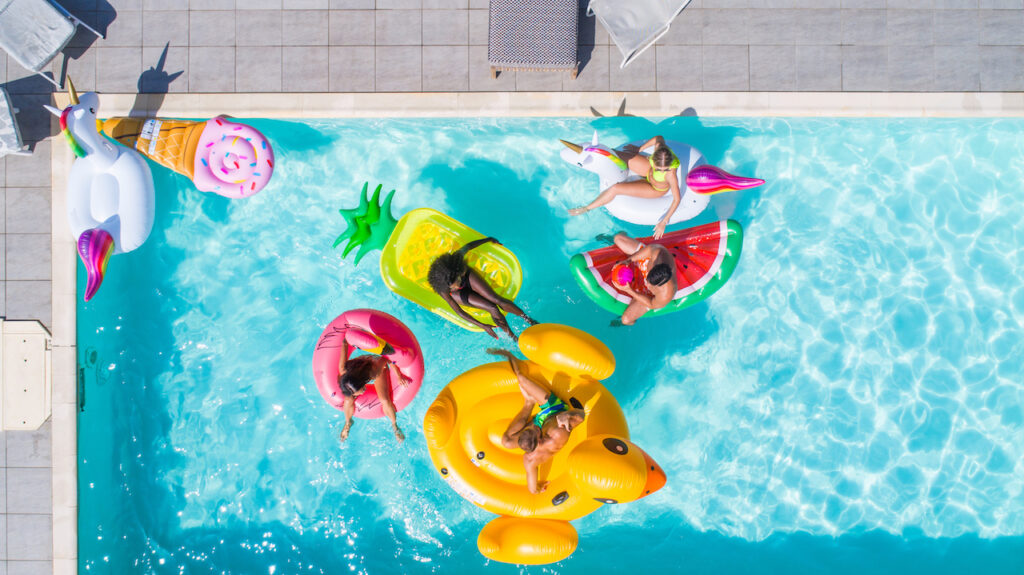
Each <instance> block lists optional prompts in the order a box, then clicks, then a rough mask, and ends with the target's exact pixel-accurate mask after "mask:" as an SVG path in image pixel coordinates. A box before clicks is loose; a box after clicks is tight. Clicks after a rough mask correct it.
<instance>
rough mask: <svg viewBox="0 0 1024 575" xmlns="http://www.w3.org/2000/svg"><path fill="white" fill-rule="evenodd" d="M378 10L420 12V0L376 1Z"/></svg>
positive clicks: (421, 4)
mask: <svg viewBox="0 0 1024 575" xmlns="http://www.w3.org/2000/svg"><path fill="white" fill-rule="evenodd" d="M377 9H378V10H421V9H423V2H422V0H377Z"/></svg>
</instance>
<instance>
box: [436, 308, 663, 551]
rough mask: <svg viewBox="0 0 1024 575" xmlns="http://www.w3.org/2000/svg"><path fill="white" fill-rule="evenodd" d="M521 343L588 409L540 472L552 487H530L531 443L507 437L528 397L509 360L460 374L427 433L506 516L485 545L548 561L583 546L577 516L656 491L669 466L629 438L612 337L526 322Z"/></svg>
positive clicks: (453, 483) (528, 364) (532, 362)
mask: <svg viewBox="0 0 1024 575" xmlns="http://www.w3.org/2000/svg"><path fill="white" fill-rule="evenodd" d="M519 348H520V350H521V351H522V352H523V354H524V355H526V357H527V358H529V361H521V362H520V363H519V366H520V367H519V368H520V370H522V371H524V372H525V373H526V374H527V375H528V376H529V377H531V378H533V379H535V380H538V381H540V382H543V383H544V384H545V386H546V387H547V388H548V389H550V390H551V392H553V393H554V394H555V395H557V396H558V397H559V398H561V399H562V400H563V401H565V402H566V403H567V404H571V406H572V407H574V408H577V409H579V408H582V409H583V410H584V411H585V413H586V418H585V420H584V422H583V423H582V424H581V425H579V426H577V427H576V428H575V429H573V430H572V433H571V434H570V436H569V441H568V443H566V445H565V446H564V447H563V448H562V449H561V450H560V451H559V452H558V453H556V454H555V456H554V457H553V458H552V459H551V461H549V462H548V463H546V464H545V465H543V466H541V468H540V478H541V479H544V480H547V481H548V482H549V483H548V487H547V489H546V490H545V491H544V492H542V493H537V494H533V493H530V491H529V490H528V489H527V478H526V472H525V469H524V467H523V452H522V451H521V450H518V449H506V448H504V447H503V446H502V441H501V437H502V434H503V433H504V431H505V429H506V428H507V426H508V424H509V421H510V420H511V418H512V417H513V415H514V414H515V413H516V411H517V410H518V409H520V408H521V407H522V405H523V396H522V393H521V392H520V390H519V384H518V380H517V378H516V376H515V374H514V373H513V372H512V370H511V368H510V367H509V364H508V363H506V362H503V361H502V362H494V363H487V364H484V365H481V366H478V367H475V368H473V369H471V370H469V371H467V372H466V373H463V374H462V375H460V376H458V377H456V378H455V379H454V380H452V381H451V383H449V384H448V385H447V386H446V387H445V388H444V389H442V390H441V393H440V394H438V396H437V399H435V400H434V402H433V403H432V404H431V406H430V408H429V409H428V410H427V414H426V417H425V418H424V422H423V433H424V435H425V436H426V440H427V448H428V449H429V451H430V457H431V459H432V461H433V463H434V467H435V469H436V470H437V472H438V473H439V474H440V475H441V478H442V479H443V480H444V482H445V483H447V484H448V486H449V487H451V488H452V489H454V490H455V491H456V492H457V493H458V494H459V495H461V496H462V497H464V498H465V499H468V500H469V501H471V502H473V503H474V504H476V505H477V506H479V507H482V508H484V509H486V510H488V511H490V512H491V513H495V514H497V515H499V516H500V517H498V518H496V519H494V520H493V521H491V522H490V523H488V524H487V525H486V526H485V527H484V528H483V530H482V531H481V532H480V536H479V537H478V538H477V546H478V547H479V549H480V553H482V554H483V555H484V556H485V557H487V558H489V559H493V560H495V561H501V562H505V563H519V564H533V565H536V564H546V563H553V562H555V561H560V560H562V559H565V558H566V557H568V556H569V555H571V554H572V553H573V551H575V549H576V545H577V543H578V536H577V533H576V530H575V529H574V528H573V526H572V525H571V524H569V521H570V520H573V519H578V518H580V517H583V516H584V515H588V514H590V513H592V512H593V511H596V510H597V509H598V508H600V507H601V506H603V505H605V504H611V503H626V502H629V501H635V500H637V499H640V498H641V497H644V496H646V495H649V494H651V493H653V492H655V491H657V490H658V489H660V488H661V487H662V486H663V485H664V484H665V473H664V471H662V469H661V467H660V466H658V464H657V463H655V461H654V460H653V459H652V458H651V457H650V456H648V455H647V454H646V453H644V451H643V450H642V449H640V448H639V447H637V446H636V445H634V444H633V443H631V442H630V441H629V429H628V427H627V425H626V418H625V416H624V415H623V413H622V408H621V407H619V403H618V401H616V400H615V397H613V396H612V394H611V393H610V392H609V391H608V390H607V389H606V388H605V387H604V386H603V385H602V384H601V383H600V380H602V379H606V378H608V377H609V376H611V375H612V372H614V371H615V357H614V356H613V355H612V352H611V350H609V349H608V347H607V346H605V345H604V344H603V343H601V342H600V341H599V340H598V339H597V338H595V337H594V336H592V335H590V334H588V333H586V332H583V331H581V330H578V329H576V328H573V327H569V326H565V325H559V324H538V325H535V326H532V327H529V328H527V329H526V330H525V331H523V333H522V335H520V337H519Z"/></svg>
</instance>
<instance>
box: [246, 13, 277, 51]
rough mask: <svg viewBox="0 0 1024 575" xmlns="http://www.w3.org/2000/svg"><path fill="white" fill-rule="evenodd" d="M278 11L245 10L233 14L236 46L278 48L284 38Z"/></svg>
mask: <svg viewBox="0 0 1024 575" xmlns="http://www.w3.org/2000/svg"><path fill="white" fill-rule="evenodd" d="M283 31H284V17H283V16H282V13H281V11H280V10H247V11H245V12H237V13H236V14H235V44H236V45H237V46H280V45H281V43H282V38H283V37H284V34H283Z"/></svg>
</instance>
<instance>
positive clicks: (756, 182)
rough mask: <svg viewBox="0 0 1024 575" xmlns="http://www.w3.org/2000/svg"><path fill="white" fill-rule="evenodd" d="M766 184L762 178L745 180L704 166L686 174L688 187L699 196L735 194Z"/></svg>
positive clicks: (716, 168) (715, 168)
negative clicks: (721, 193)
mask: <svg viewBox="0 0 1024 575" xmlns="http://www.w3.org/2000/svg"><path fill="white" fill-rule="evenodd" d="M762 184H764V180H762V179H760V178H743V177H740V176H734V175H732V174H730V173H729V172H726V171H725V170H723V169H722V168H719V167H716V166H712V165H711V164H704V165H703V166H697V167H695V168H694V169H692V170H690V173H689V174H686V185H687V187H689V188H690V189H691V190H693V191H695V192H697V193H698V194H717V193H719V192H735V191H737V190H746V189H749V188H753V187H756V186H760V185H762Z"/></svg>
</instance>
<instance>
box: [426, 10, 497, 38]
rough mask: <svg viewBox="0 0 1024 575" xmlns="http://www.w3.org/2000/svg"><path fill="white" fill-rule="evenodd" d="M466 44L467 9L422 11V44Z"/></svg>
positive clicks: (467, 36)
mask: <svg viewBox="0 0 1024 575" xmlns="http://www.w3.org/2000/svg"><path fill="white" fill-rule="evenodd" d="M485 32H486V29H485ZM468 44H469V10H424V11H423V45H424V46H458V45H468Z"/></svg>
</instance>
